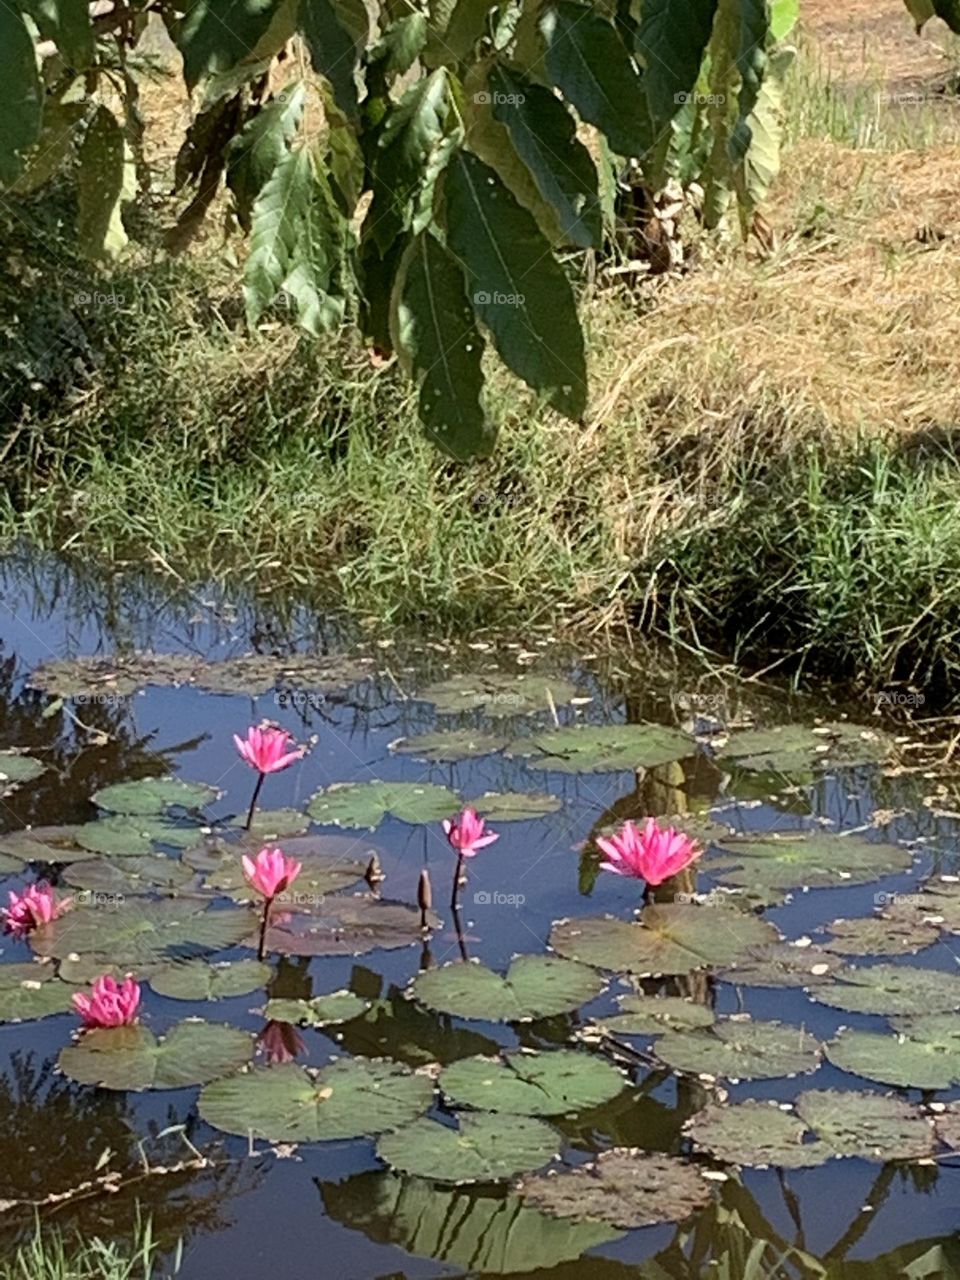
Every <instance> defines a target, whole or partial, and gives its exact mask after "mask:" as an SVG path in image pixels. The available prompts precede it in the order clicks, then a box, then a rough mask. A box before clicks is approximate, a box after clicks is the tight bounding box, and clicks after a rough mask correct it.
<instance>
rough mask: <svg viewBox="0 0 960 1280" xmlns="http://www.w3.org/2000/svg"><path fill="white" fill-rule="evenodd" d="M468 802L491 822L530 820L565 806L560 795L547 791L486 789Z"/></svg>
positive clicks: (555, 811)
mask: <svg viewBox="0 0 960 1280" xmlns="http://www.w3.org/2000/svg"><path fill="white" fill-rule="evenodd" d="M467 804H468V805H469V806H470V808H471V809H476V811H477V813H480V814H482V815H483V816H484V817H485V818H488V819H489V820H490V821H491V822H528V821H530V820H531V819H532V818H542V817H545V816H546V815H547V814H548V813H557V812H558V811H559V810H560V809H562V808H563V801H562V800H561V799H560V797H559V796H553V795H550V794H549V793H548V792H545V791H544V792H541V791H485V792H484V793H483V795H482V796H477V797H476V799H474V800H468V801H467Z"/></svg>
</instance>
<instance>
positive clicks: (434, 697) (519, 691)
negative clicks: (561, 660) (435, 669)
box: [414, 671, 577, 718]
mask: <svg viewBox="0 0 960 1280" xmlns="http://www.w3.org/2000/svg"><path fill="white" fill-rule="evenodd" d="M576 694H577V690H576V687H575V686H574V685H572V684H571V683H570V682H569V681H568V680H561V679H560V678H559V677H558V676H543V675H535V674H533V673H532V672H522V671H521V672H516V673H512V672H508V671H487V672H484V673H482V674H469V675H456V676H449V677H448V678H447V679H446V680H440V681H438V682H437V683H436V684H431V685H428V686H427V688H426V689H423V690H421V691H420V692H419V693H417V694H415V695H414V697H415V699H416V700H417V701H418V702H432V703H433V705H434V706H435V707H436V709H437V711H438V712H439V713H440V714H441V715H455V714H457V713H458V712H461V711H482V712H483V714H484V715H487V716H493V717H496V718H499V717H503V716H519V715H530V714H532V713H534V712H537V711H549V710H550V707H551V704H552V705H553V706H555V707H560V706H563V705H564V703H567V702H569V701H570V699H571V698H575V697H576Z"/></svg>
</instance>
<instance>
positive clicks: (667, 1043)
mask: <svg viewBox="0 0 960 1280" xmlns="http://www.w3.org/2000/svg"><path fill="white" fill-rule="evenodd" d="M656 1052H657V1056H658V1057H659V1058H662V1059H663V1061H664V1062H665V1063H666V1064H667V1065H668V1066H670V1067H673V1068H674V1070H675V1071H687V1072H692V1073H694V1074H696V1075H710V1076H725V1077H726V1078H727V1079H728V1080H772V1079H775V1078H776V1077H777V1076H794V1075H799V1074H801V1073H803V1072H807V1071H815V1070H816V1069H817V1066H818V1065H819V1063H820V1045H819V1043H818V1042H817V1041H816V1040H815V1039H814V1038H813V1036H811V1035H808V1034H807V1033H806V1032H805V1031H802V1030H801V1029H800V1027H789V1026H786V1025H785V1024H783V1023H780V1022H754V1021H752V1020H745V1021H741V1020H739V1019H726V1020H725V1021H723V1022H716V1023H714V1025H713V1026H712V1027H709V1028H704V1029H703V1030H694V1031H669V1032H667V1034H666V1035H665V1036H663V1037H661V1039H659V1040H658V1041H657V1043H656Z"/></svg>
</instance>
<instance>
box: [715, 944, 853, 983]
mask: <svg viewBox="0 0 960 1280" xmlns="http://www.w3.org/2000/svg"><path fill="white" fill-rule="evenodd" d="M842 964H843V961H842V960H841V959H840V957H839V956H834V955H831V954H830V952H829V951H823V950H822V949H821V948H820V947H797V946H794V944H793V943H790V942H774V943H772V944H771V945H770V946H768V947H757V948H755V949H754V950H752V951H748V952H747V953H746V955H744V956H742V957H741V958H740V959H739V960H738V961H737V962H736V964H735V965H733V967H732V968H730V969H724V970H722V972H721V973H720V974H719V975H718V976H719V977H720V978H722V979H723V981H724V982H734V983H736V984H737V985H738V986H742V987H814V986H820V985H822V984H823V983H824V982H829V981H830V978H831V975H832V974H834V973H835V972H836V971H837V970H838V969H839V968H841V966H842Z"/></svg>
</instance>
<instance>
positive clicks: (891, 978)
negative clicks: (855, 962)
mask: <svg viewBox="0 0 960 1280" xmlns="http://www.w3.org/2000/svg"><path fill="white" fill-rule="evenodd" d="M813 997H814V999H815V1000H817V1001H819V1002H820V1003H821V1004H827V1005H829V1006H830V1007H831V1009H843V1010H844V1011H845V1012H847V1013H878V1014H887V1015H889V1014H910V1013H916V1012H917V1011H918V1010H921V1009H922V1010H923V1011H924V1012H925V1013H947V1012H949V1011H950V1010H951V1009H960V976H958V975H957V974H953V973H944V972H943V971H942V970H940V969H918V968H915V967H914V966H913V965H895V964H876V965H873V966H871V968H869V969H856V968H853V967H850V968H846V969H841V970H840V971H839V973H836V974H834V981H833V982H832V983H830V984H829V986H823V987H818V988H817V989H816V990H815V991H814V992H813Z"/></svg>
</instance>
